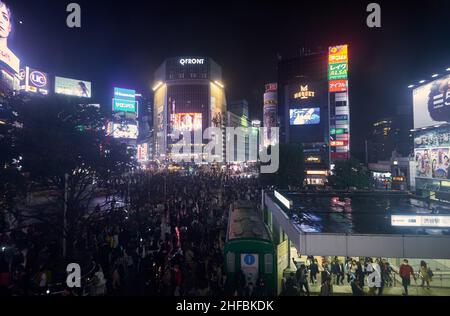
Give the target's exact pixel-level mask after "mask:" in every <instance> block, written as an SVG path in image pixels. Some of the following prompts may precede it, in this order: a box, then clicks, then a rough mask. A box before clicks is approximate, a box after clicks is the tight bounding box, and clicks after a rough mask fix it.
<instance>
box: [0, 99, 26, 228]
mask: <svg viewBox="0 0 450 316" xmlns="http://www.w3.org/2000/svg"><path fill="white" fill-rule="evenodd" d="M10 98H11V96H6V97H4V98H3V97H2V99H1V101H0V231H6V230H8V229H10V228H11V227H9V221H8V218H9V216H8V215H9V210H10V209H11V208H13V207H14V201H15V199H16V198H18V197H19V196H20V195H21V194H23V193H24V186H23V184H24V182H23V178H22V177H21V174H20V172H19V170H18V163H19V160H20V155H19V152H18V151H17V147H16V146H15V145H14V131H15V129H16V128H17V125H16V124H15V122H16V118H17V113H16V112H15V111H14V110H13V108H12V107H11V105H10V102H9V100H10Z"/></svg>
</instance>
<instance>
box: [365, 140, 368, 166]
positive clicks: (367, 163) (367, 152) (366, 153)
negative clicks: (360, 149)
mask: <svg viewBox="0 0 450 316" xmlns="http://www.w3.org/2000/svg"><path fill="white" fill-rule="evenodd" d="M365 145H366V166H369V154H368V153H369V150H368V147H367V139H366V141H365Z"/></svg>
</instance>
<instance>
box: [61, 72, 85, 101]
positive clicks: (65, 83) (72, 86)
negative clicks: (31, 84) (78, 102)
mask: <svg viewBox="0 0 450 316" xmlns="http://www.w3.org/2000/svg"><path fill="white" fill-rule="evenodd" d="M55 93H57V94H65V95H70V96H75V97H83V98H90V97H91V83H90V82H89V81H82V80H75V79H69V78H63V77H55Z"/></svg>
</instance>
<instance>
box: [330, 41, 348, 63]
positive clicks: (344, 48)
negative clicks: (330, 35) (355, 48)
mask: <svg viewBox="0 0 450 316" xmlns="http://www.w3.org/2000/svg"><path fill="white" fill-rule="evenodd" d="M328 62H329V63H330V64H334V63H341V62H348V45H340V46H332V47H330V49H329V55H328Z"/></svg>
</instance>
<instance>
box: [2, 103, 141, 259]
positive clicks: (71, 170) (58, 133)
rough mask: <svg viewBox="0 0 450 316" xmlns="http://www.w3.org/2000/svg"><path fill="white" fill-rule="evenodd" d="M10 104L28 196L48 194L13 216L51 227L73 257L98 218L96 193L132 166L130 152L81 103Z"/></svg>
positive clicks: (92, 109) (96, 113)
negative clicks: (83, 231)
mask: <svg viewBox="0 0 450 316" xmlns="http://www.w3.org/2000/svg"><path fill="white" fill-rule="evenodd" d="M9 101H10V106H11V107H12V108H13V109H14V111H15V112H16V113H17V117H16V121H17V123H18V124H17V125H18V126H19V128H16V129H15V130H14V146H15V147H16V150H17V151H18V153H19V154H20V157H21V159H20V171H21V173H22V174H23V175H25V176H26V180H27V185H28V191H29V193H33V192H34V193H36V192H39V191H44V190H46V194H45V196H46V198H47V201H45V203H35V204H36V205H33V207H32V208H31V209H30V207H28V206H27V207H26V208H27V211H26V212H24V211H20V208H21V207H23V205H20V206H19V207H17V208H16V210H15V214H14V215H15V216H16V217H21V218H22V219H27V218H28V219H31V218H32V219H37V220H39V221H41V222H44V223H46V224H48V226H49V229H51V230H52V231H53V232H55V233H56V235H59V236H61V237H62V236H64V237H65V238H66V239H67V249H68V255H69V256H70V254H71V250H72V246H73V243H74V241H75V239H76V237H77V235H78V234H79V233H80V231H81V229H82V228H83V227H84V225H85V224H86V223H87V221H88V220H89V219H90V216H91V215H92V214H93V213H94V212H92V210H91V209H89V207H90V206H91V205H92V200H93V199H94V198H95V197H96V195H97V194H98V188H101V187H104V188H105V187H110V186H109V183H111V182H112V180H113V179H115V178H117V177H120V176H121V175H122V174H123V173H125V172H127V171H129V170H131V169H132V168H133V167H134V163H133V162H132V159H131V155H132V153H130V152H129V151H128V150H127V148H126V146H124V145H123V144H120V143H118V142H117V141H116V140H114V139H111V138H110V137H108V136H106V135H105V130H104V126H105V121H104V118H103V115H102V114H101V113H100V109H99V108H96V107H93V106H88V105H85V104H80V100H79V99H77V98H67V97H60V96H51V97H47V96H46V97H33V98H29V99H25V98H23V97H14V98H12V99H10V100H9ZM66 180H67V181H66ZM65 193H67V198H66V196H65ZM110 193H111V194H114V192H110ZM65 206H66V209H67V212H66V220H67V225H66V227H65V229H64V226H63V214H64V212H63V210H64V207H65Z"/></svg>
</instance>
